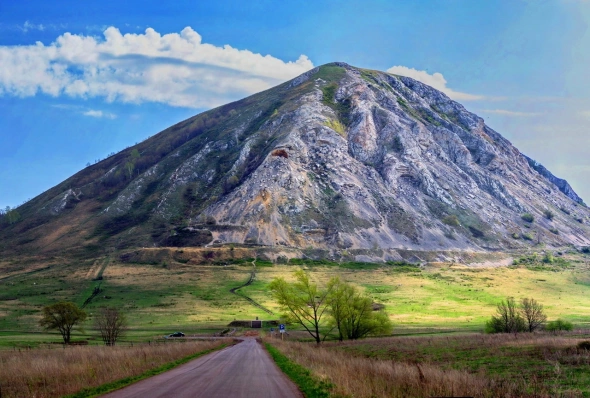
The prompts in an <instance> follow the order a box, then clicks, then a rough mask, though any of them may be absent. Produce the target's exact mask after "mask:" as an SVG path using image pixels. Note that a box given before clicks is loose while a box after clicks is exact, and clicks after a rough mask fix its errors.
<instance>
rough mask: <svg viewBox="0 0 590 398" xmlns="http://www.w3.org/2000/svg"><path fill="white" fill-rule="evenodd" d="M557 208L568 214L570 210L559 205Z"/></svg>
mask: <svg viewBox="0 0 590 398" xmlns="http://www.w3.org/2000/svg"><path fill="white" fill-rule="evenodd" d="M559 210H561V211H563V212H564V213H565V214H570V211H569V210H568V209H566V208H565V207H560V208H559Z"/></svg>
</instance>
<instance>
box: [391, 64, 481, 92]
mask: <svg viewBox="0 0 590 398" xmlns="http://www.w3.org/2000/svg"><path fill="white" fill-rule="evenodd" d="M387 72H388V73H391V74H393V75H400V76H406V77H411V78H412V79H416V80H418V81H419V82H422V83H424V84H427V85H429V86H430V87H432V88H435V89H437V90H439V91H442V92H443V93H445V94H446V95H448V96H449V98H451V99H453V100H456V101H476V100H482V99H485V97H484V96H481V95H474V94H467V93H462V92H459V91H455V90H453V89H451V88H449V87H447V81H446V79H445V77H444V76H443V75H442V73H438V72H435V73H433V74H432V75H431V74H430V73H428V72H426V71H424V70H417V69H414V68H408V67H407V66H401V65H398V66H392V67H391V68H389V69H387Z"/></svg>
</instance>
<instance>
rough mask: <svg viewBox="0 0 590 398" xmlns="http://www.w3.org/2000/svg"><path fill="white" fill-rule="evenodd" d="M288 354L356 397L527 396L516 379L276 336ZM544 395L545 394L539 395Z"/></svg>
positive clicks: (281, 349) (290, 357) (335, 389)
mask: <svg viewBox="0 0 590 398" xmlns="http://www.w3.org/2000/svg"><path fill="white" fill-rule="evenodd" d="M272 344H273V345H275V346H276V347H277V348H278V349H279V350H280V351H281V352H282V353H283V354H284V355H286V356H287V357H288V358H289V359H291V360H292V361H294V362H296V363H298V364H300V365H302V366H304V367H306V368H308V369H310V370H311V371H312V372H313V373H314V374H315V375H316V376H318V377H320V378H321V379H324V380H326V381H329V382H330V383H332V384H334V385H335V387H334V391H333V392H334V393H335V394H341V395H347V396H353V397H359V398H362V397H367V398H369V397H371V398H372V397H400V398H401V397H431V396H472V397H500V396H503V397H514V396H519V397H523V396H527V394H526V393H525V392H524V391H523V389H522V386H519V385H517V384H516V383H511V382H505V381H496V380H492V379H490V378H488V377H486V376H485V375H484V374H470V373H468V372H465V371H459V370H444V369H442V368H440V367H437V366H433V365H429V364H418V363H408V362H396V361H385V360H375V359H369V358H362V357H355V356H352V355H350V354H347V353H344V352H337V351H333V350H329V349H327V348H324V347H316V346H313V345H310V344H305V343H291V342H280V341H277V340H273V341H272ZM538 396H540V397H541V396H543V395H538Z"/></svg>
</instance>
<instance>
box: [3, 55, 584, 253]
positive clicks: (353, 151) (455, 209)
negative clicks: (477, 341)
mask: <svg viewBox="0 0 590 398" xmlns="http://www.w3.org/2000/svg"><path fill="white" fill-rule="evenodd" d="M17 212H18V214H17V217H15V214H12V217H11V219H10V220H8V217H7V216H6V215H5V216H4V221H3V226H2V229H1V231H0V237H1V242H2V245H3V247H2V248H0V250H3V251H4V253H8V254H10V253H12V254H15V253H56V252H64V251H73V252H81V253H85V252H88V253H96V252H97V251H105V250H114V249H131V248H141V247H187V246H204V245H208V246H214V245H223V244H230V243H232V244H238V245H242V244H243V245H253V246H256V245H258V246H264V247H274V248H285V249H287V248H297V249H299V250H302V251H305V252H309V253H312V252H314V251H315V252H317V253H324V254H327V255H332V256H333V255H336V254H342V253H345V254H346V253H361V254H362V253H368V254H370V255H372V256H373V257H375V255H377V257H379V258H382V259H388V258H395V257H396V256H395V253H396V250H403V249H405V250H508V249H519V248H526V247H529V246H531V245H536V244H540V243H543V244H545V245H547V246H549V247H561V246H566V245H576V246H582V245H588V244H590V233H589V232H590V229H589V227H588V225H587V223H588V220H589V218H588V216H589V215H590V213H589V210H588V209H587V208H586V206H585V205H584V204H583V202H582V200H581V199H580V198H579V197H578V196H577V195H576V193H575V192H574V191H573V189H572V188H571V187H570V186H569V184H567V182H566V181H565V180H561V179H559V178H556V177H555V176H553V174H551V173H550V172H549V171H548V170H547V169H545V168H544V167H543V166H541V165H539V164H538V163H536V162H534V161H532V160H531V159H529V158H527V157H526V156H525V155H523V154H522V153H521V152H520V151H519V150H518V149H516V148H515V147H514V146H513V145H512V144H511V143H510V142H509V141H508V140H506V139H505V138H503V137H502V136H501V135H500V134H498V133H497V132H495V131H494V130H492V129H491V128H490V127H488V126H486V125H485V123H484V121H483V119H482V118H480V117H478V116H477V115H475V114H473V113H471V112H468V111H467V110H466V109H465V108H464V107H463V106H462V105H461V104H459V103H457V102H455V101H452V100H451V99H449V98H448V97H447V96H446V95H445V94H443V93H441V92H439V91H437V90H435V89H433V88H432V87H429V86H427V85H425V84H422V83H420V82H418V81H416V80H413V79H411V78H408V77H401V76H395V75H391V74H387V73H383V72H378V71H373V70H367V69H361V68H356V67H352V66H349V65H347V64H344V63H331V64H327V65H323V66H321V67H317V68H314V69H313V70H310V71H309V72H307V73H305V74H303V75H301V76H299V77H297V78H295V79H293V80H291V81H289V82H286V83H284V84H281V85H279V86H277V87H274V88H272V89H269V90H267V91H264V92H261V93H258V94H255V95H252V96H250V97H248V98H245V99H242V100H240V101H237V102H233V103H230V104H227V105H224V106H221V107H219V108H216V109H213V110H210V111H207V112H204V113H201V114H199V115H197V116H194V117H192V118H190V119H188V120H185V121H183V122H181V123H178V124H176V125H174V126H172V127H170V128H168V129H166V130H164V131H162V132H160V133H159V134H157V135H155V136H153V137H151V138H149V139H147V140H145V141H144V142H142V143H140V144H138V145H135V146H134V147H131V148H127V149H125V150H123V151H121V152H119V153H117V154H115V155H113V156H111V157H109V158H107V159H105V160H103V161H101V162H99V163H96V164H94V165H92V166H89V167H87V168H85V169H84V170H82V171H80V172H79V173H77V174H75V175H74V176H72V177H71V178H69V179H67V180H66V181H64V182H62V183H61V184H59V185H57V186H55V187H54V188H52V189H50V190H48V191H47V192H44V193H43V194H41V195H39V196H38V197H36V198H34V199H33V200H31V201H29V202H27V203H26V204H24V205H22V206H21V207H19V208H18V209H17ZM527 213H528V214H530V215H532V218H534V220H533V221H532V222H529V221H525V220H524V219H523V217H522V216H523V215H525V214H527ZM527 217H528V219H529V220H530V217H529V216H525V217H524V218H527ZM232 247H233V246H232Z"/></svg>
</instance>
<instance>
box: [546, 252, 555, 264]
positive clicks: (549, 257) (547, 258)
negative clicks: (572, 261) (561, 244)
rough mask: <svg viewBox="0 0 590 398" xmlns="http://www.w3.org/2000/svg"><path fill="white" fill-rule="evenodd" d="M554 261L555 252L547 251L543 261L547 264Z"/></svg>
mask: <svg viewBox="0 0 590 398" xmlns="http://www.w3.org/2000/svg"><path fill="white" fill-rule="evenodd" d="M553 261H554V258H553V254H551V253H546V254H545V256H543V262H544V263H545V264H551V263H553Z"/></svg>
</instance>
